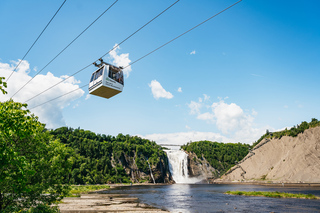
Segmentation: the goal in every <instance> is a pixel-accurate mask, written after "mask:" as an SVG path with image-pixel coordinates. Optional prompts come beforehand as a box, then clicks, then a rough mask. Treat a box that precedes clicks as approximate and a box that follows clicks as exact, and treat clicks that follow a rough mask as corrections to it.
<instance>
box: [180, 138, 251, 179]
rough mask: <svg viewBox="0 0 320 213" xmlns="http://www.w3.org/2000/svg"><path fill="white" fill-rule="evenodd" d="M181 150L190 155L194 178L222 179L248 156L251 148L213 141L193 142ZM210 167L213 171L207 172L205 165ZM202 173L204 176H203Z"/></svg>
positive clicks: (190, 166)
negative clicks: (223, 175)
mask: <svg viewBox="0 0 320 213" xmlns="http://www.w3.org/2000/svg"><path fill="white" fill-rule="evenodd" d="M181 148H182V149H183V150H184V151H186V152H187V154H188V155H189V157H188V163H189V173H190V174H192V175H193V176H201V175H202V176H205V177H210V175H209V174H204V173H208V172H209V170H210V172H211V173H213V174H211V177H212V178H217V177H220V175H221V174H224V173H225V172H226V171H228V170H229V169H230V168H231V167H232V166H234V165H235V162H236V161H240V160H241V159H243V158H244V157H245V156H246V155H247V154H248V150H249V148H250V145H248V144H241V143H219V142H211V141H198V142H191V143H188V144H186V145H183V146H181ZM204 164H205V165H207V164H208V166H209V165H210V167H212V169H209V170H208V171H206V169H204V168H207V167H208V166H205V167H204V168H203V165H204ZM201 173H202V174H201Z"/></svg>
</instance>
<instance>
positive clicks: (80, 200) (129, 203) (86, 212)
mask: <svg viewBox="0 0 320 213" xmlns="http://www.w3.org/2000/svg"><path fill="white" fill-rule="evenodd" d="M58 206H59V209H60V211H61V212H62V213H105V212H126V213H129V212H135V213H136V212H142V213H149V212H150V213H160V212H161V213H164V212H168V211H166V210H162V209H157V208H154V207H152V206H149V205H147V204H143V203H139V201H138V198H134V197H129V196H128V195H121V194H82V195H81V197H67V198H64V199H63V200H62V203H60V204H59V205H58Z"/></svg>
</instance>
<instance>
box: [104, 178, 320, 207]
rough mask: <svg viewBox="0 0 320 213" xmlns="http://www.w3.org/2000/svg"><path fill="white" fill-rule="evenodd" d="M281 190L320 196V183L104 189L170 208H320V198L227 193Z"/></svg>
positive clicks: (179, 185) (175, 185) (180, 185)
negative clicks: (316, 185) (306, 184)
mask: <svg viewBox="0 0 320 213" xmlns="http://www.w3.org/2000/svg"><path fill="white" fill-rule="evenodd" d="M228 190H230V191H233V190H241V191H279V192H290V193H304V194H314V195H316V196H320V187H270V186H260V185H233V184H232V185H228V184H225V185H224V184H222V185H215V184H214V185H209V184H173V185H148V186H123V187H117V188H115V189H111V190H108V191H104V192H103V193H110V194H128V195H129V196H133V197H137V198H139V201H140V202H142V203H146V204H149V205H151V206H154V207H157V208H160V209H165V210H168V211H170V212H183V213H189V212H190V213H193V212H268V213H270V212H299V213H300V212H320V200H307V199H293V198H290V199H289V198H288V199H284V198H266V197H246V196H235V195H226V194H224V192H226V191H228Z"/></svg>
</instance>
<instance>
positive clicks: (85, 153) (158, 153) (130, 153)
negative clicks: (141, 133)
mask: <svg viewBox="0 0 320 213" xmlns="http://www.w3.org/2000/svg"><path fill="white" fill-rule="evenodd" d="M50 134H51V135H53V136H54V137H55V138H57V139H60V141H61V142H62V143H64V144H66V145H67V146H68V147H70V148H72V149H74V151H75V160H74V162H73V165H72V172H71V173H70V174H69V175H68V177H67V179H68V180H69V181H68V182H69V183H71V184H105V183H128V182H132V181H133V180H130V178H131V177H130V174H128V173H127V172H126V171H125V168H128V167H130V166H132V165H133V164H134V163H135V164H136V166H137V168H138V170H139V171H140V172H144V173H145V174H149V173H150V170H149V167H148V163H147V159H148V160H149V162H150V164H151V165H157V164H158V163H159V160H160V159H161V158H162V159H164V158H165V153H164V151H163V150H162V148H161V146H159V145H157V144H156V143H155V142H153V141H149V140H147V139H142V138H140V137H137V136H130V135H123V134H118V135H117V136H116V137H114V136H110V135H105V134H102V135H101V134H95V133H93V132H91V131H88V130H83V129H80V128H78V129H73V128H68V127H61V128H58V129H55V130H51V131H50ZM130 159H134V161H135V162H129V161H130ZM129 163H130V164H131V165H128V164H129ZM137 181H143V180H137Z"/></svg>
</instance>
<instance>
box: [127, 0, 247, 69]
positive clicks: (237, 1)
mask: <svg viewBox="0 0 320 213" xmlns="http://www.w3.org/2000/svg"><path fill="white" fill-rule="evenodd" d="M241 1H242V0H239V1H237V2H236V3H234V4H232V5H230V6H229V7H227V8H225V9H224V10H221V11H220V12H218V13H216V14H215V15H213V16H211V17H210V18H208V19H206V20H205V21H203V22H201V23H200V24H198V25H196V26H194V27H192V28H190V29H189V30H187V31H185V32H184V33H182V34H180V35H178V36H177V37H175V38H174V39H172V40H170V41H168V42H167V43H165V44H163V45H161V46H160V47H158V48H156V49H154V50H152V51H151V52H149V53H148V54H146V55H144V56H142V57H141V58H139V59H137V60H135V61H134V62H132V63H130V64H129V65H127V66H126V67H124V68H123V69H125V68H127V67H129V66H131V65H133V64H135V63H137V62H138V61H140V60H141V59H143V58H145V57H147V56H148V55H150V54H152V53H154V52H156V51H157V50H159V49H161V48H162V47H164V46H166V45H168V44H169V43H171V42H173V41H174V40H176V39H178V38H180V37H181V36H183V35H185V34H187V33H188V32H190V31H192V30H194V29H195V28H197V27H199V26H200V25H202V24H204V23H206V22H207V21H209V20H211V19H212V18H214V17H216V16H218V15H220V14H221V13H223V12H224V11H226V10H228V9H230V8H231V7H233V6H235V5H236V4H238V3H240V2H241Z"/></svg>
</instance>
